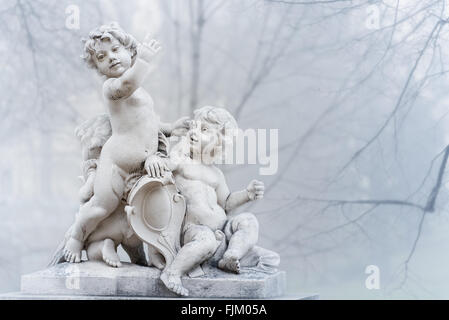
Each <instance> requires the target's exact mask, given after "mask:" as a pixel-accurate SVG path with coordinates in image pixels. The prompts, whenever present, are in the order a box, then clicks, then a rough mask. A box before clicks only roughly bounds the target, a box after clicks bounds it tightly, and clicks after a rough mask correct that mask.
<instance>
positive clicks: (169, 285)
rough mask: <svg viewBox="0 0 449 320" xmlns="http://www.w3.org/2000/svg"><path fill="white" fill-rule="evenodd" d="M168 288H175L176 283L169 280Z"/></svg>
mask: <svg viewBox="0 0 449 320" xmlns="http://www.w3.org/2000/svg"><path fill="white" fill-rule="evenodd" d="M167 288H169V289H170V290H174V288H175V284H174V283H173V282H169V283H168V285H167Z"/></svg>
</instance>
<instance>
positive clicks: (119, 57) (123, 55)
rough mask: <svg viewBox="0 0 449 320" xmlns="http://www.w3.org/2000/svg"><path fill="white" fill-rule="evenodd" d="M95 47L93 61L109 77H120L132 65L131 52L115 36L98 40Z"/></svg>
mask: <svg viewBox="0 0 449 320" xmlns="http://www.w3.org/2000/svg"><path fill="white" fill-rule="evenodd" d="M94 49H95V54H94V56H93V61H94V62H95V65H96V66H97V69H98V71H100V73H101V74H103V75H105V76H107V77H108V78H118V77H120V76H121V75H122V74H123V72H125V71H126V70H128V69H129V68H130V67H131V63H132V59H131V52H130V51H129V50H128V49H126V48H125V47H124V46H123V45H122V44H121V43H120V42H119V41H118V40H117V39H115V38H112V39H103V40H101V41H96V42H95V45H94Z"/></svg>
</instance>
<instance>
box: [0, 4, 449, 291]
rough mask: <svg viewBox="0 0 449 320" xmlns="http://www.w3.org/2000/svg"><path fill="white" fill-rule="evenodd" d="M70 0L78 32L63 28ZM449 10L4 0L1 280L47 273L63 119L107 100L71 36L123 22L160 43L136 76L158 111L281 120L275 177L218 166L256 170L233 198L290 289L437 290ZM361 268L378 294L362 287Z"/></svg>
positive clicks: (233, 180) (65, 159)
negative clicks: (242, 195)
mask: <svg viewBox="0 0 449 320" xmlns="http://www.w3.org/2000/svg"><path fill="white" fill-rule="evenodd" d="M69 6H71V7H69ZM73 6H77V8H79V17H80V20H79V29H77V28H71V27H70V26H71V25H70V24H69V25H68V26H69V27H67V21H66V20H67V19H68V17H69V16H70V13H71V12H72V11H70V8H73ZM68 7H69V10H68V11H67V12H66V9H67V8H68ZM448 7H449V3H447V1H442V0H439V1H430V0H423V1H418V0H408V1H406V0H391V1H345V0H329V1H301V0H292V1H265V0H244V1H242V0H191V1H181V0H170V1H167V0H160V1H143V0H142V1H126V2H125V1H118V0H116V1H73V0H71V1H65V0H64V1H56V0H45V1H44V0H33V1H31V0H2V1H1V4H0V33H1V37H0V57H1V60H2V61H1V76H0V96H1V99H0V150H1V151H0V152H1V157H0V204H1V207H0V293H4V292H11V291H18V290H19V288H20V276H21V275H22V274H25V273H29V272H33V271H37V270H39V269H42V268H44V267H45V266H46V265H47V263H48V262H49V260H50V258H51V256H52V254H53V252H54V250H55V248H56V246H57V245H58V244H59V242H60V241H61V240H62V238H63V235H64V233H65V231H66V230H67V228H68V227H69V225H70V224H71V222H72V221H73V219H74V215H75V213H76V212H77V209H78V189H79V187H80V186H81V182H80V181H79V179H78V176H80V175H81V147H80V144H79V142H78V140H77V138H76V137H75V135H74V130H75V128H76V126H78V125H79V124H81V123H82V122H83V121H84V120H86V119H89V118H90V117H92V116H95V115H97V114H99V113H103V112H105V109H104V105H103V102H102V93H101V86H102V80H101V79H100V77H99V76H98V75H97V73H96V72H95V71H94V70H90V69H88V68H87V66H86V65H85V64H84V62H83V61H82V60H81V58H80V55H81V54H82V43H81V42H80V39H81V37H87V35H88V33H89V31H91V30H92V29H94V28H96V27H98V26H99V25H101V24H104V23H109V22H110V21H117V22H118V23H119V24H120V25H121V26H122V27H123V28H124V29H125V31H127V32H129V33H131V34H132V35H134V37H135V38H136V39H138V40H140V41H142V40H143V39H144V37H145V35H146V34H147V33H150V34H151V35H152V36H153V37H155V38H157V39H158V40H159V41H160V42H161V44H162V46H163V52H162V54H161V57H160V58H159V60H158V62H157V64H156V65H154V67H153V71H152V72H151V74H150V75H149V76H148V78H147V79H146V81H145V84H144V87H145V89H146V90H147V91H148V92H149V93H150V94H151V95H152V97H153V99H154V101H155V109H156V112H157V113H158V114H159V115H160V116H161V118H162V119H163V120H165V121H173V120H175V119H177V118H179V117H181V116H186V115H191V112H192V110H193V109H195V108H197V107H201V106H204V105H213V106H219V107H226V108H227V109H228V110H230V111H231V113H232V114H233V115H234V116H235V117H236V119H237V121H238V123H239V125H240V127H241V128H243V129H247V128H267V129H269V128H274V129H276V128H277V129H279V169H278V172H277V173H276V174H275V175H272V176H259V175H258V169H259V165H238V166H237V165H234V166H232V165H231V166H226V167H225V168H224V170H225V172H226V177H227V180H228V183H229V185H230V187H231V189H232V190H240V189H242V188H245V187H246V186H247V184H248V182H249V181H250V180H251V179H253V178H256V179H259V180H262V181H264V182H265V185H266V188H267V190H266V191H267V192H266V196H265V198H264V199H263V200H262V201H260V202H258V203H252V204H250V205H249V206H247V207H246V208H241V209H240V210H238V211H239V212H242V211H243V210H250V211H252V212H254V213H255V214H256V216H257V217H258V219H259V222H260V226H261V231H260V232H261V235H260V245H261V246H263V247H266V248H269V249H272V250H275V251H277V252H279V253H280V254H281V269H283V270H285V271H286V272H287V278H288V291H289V292H290V293H318V294H320V296H321V298H332V299H347V298H355V299H365V298H373V299H391V298H412V299H413V298H420V299H427V298H436V299H441V298H445V299H449V272H448V270H449V257H448V251H449V212H448V200H449V197H448V195H449V194H448V184H447V183H448V175H447V172H446V169H447V160H448V156H449V147H448V144H449V129H448V128H449V100H448V99H449V94H448V93H449V92H448V88H449V81H448V80H449V79H448V75H447V71H448V68H449V55H448V54H449V42H448V41H449V39H448V36H449V25H448V24H447V22H448V20H447V19H448V18H449V8H448ZM69 22H70V19H69ZM369 265H375V266H377V267H379V270H380V289H379V290H375V289H374V290H368V289H367V288H366V286H365V280H366V278H367V277H368V274H366V273H365V269H366V267H367V266H369Z"/></svg>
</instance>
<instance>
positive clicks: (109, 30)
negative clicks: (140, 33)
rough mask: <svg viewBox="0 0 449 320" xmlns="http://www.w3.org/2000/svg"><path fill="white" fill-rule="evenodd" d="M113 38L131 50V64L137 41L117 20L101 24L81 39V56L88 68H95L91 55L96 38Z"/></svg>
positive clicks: (134, 57) (93, 52) (134, 56)
mask: <svg viewBox="0 0 449 320" xmlns="http://www.w3.org/2000/svg"><path fill="white" fill-rule="evenodd" d="M112 38H115V39H117V40H118V42H120V43H121V44H122V45H123V46H124V47H125V48H126V49H128V50H129V51H130V52H131V59H132V64H134V61H135V59H136V56H137V41H136V39H134V37H133V36H131V35H130V34H128V33H126V32H125V31H124V30H123V29H122V28H121V27H120V26H119V24H118V23H117V22H111V23H109V24H105V25H102V26H101V27H98V28H97V29H95V30H93V31H91V32H90V33H89V39H82V41H83V42H84V54H83V55H82V56H81V58H83V60H84V61H86V63H87V65H88V66H89V67H90V68H94V69H95V68H96V66H95V62H94V60H93V59H92V56H93V55H94V54H95V49H94V45H95V42H96V41H98V40H103V39H112Z"/></svg>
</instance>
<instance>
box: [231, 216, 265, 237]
mask: <svg viewBox="0 0 449 320" xmlns="http://www.w3.org/2000/svg"><path fill="white" fill-rule="evenodd" d="M232 229H233V230H234V232H236V231H238V230H248V231H250V230H251V231H253V232H259V222H258V221H257V218H256V216H255V215H254V214H252V213H250V212H244V213H241V214H239V215H238V216H236V217H234V218H233V220H232Z"/></svg>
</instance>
